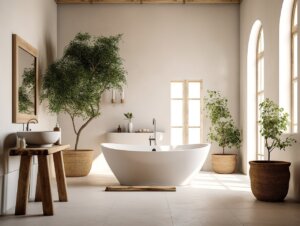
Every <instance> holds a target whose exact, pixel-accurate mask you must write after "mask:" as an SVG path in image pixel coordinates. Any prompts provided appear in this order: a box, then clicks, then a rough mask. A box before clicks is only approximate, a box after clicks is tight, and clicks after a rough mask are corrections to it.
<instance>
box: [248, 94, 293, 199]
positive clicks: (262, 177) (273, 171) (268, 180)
mask: <svg viewBox="0 0 300 226" xmlns="http://www.w3.org/2000/svg"><path fill="white" fill-rule="evenodd" d="M259 110H260V119H259V122H258V123H259V124H260V126H261V129H260V134H261V135H262V136H263V137H264V140H265V142H264V143H265V148H266V150H267V154H268V160H267V161H264V160H258V161H250V162H249V164H250V181H251V190H252V193H253V195H254V196H255V197H256V198H257V199H258V200H261V201H267V202H279V201H283V200H284V199H285V197H286V195H287V193H288V189H289V180H290V171H289V167H290V165H291V163H290V162H285V161H271V160H270V159H271V152H272V151H273V150H275V149H279V150H285V149H286V148H287V147H289V146H292V145H293V143H295V142H296V140H295V139H293V138H291V137H287V138H282V137H281V135H282V133H283V132H284V131H286V129H287V125H288V114H287V113H285V112H284V110H283V108H280V107H279V106H278V105H277V104H275V103H274V102H273V101H272V100H270V99H268V98H267V99H265V100H264V101H263V102H262V103H260V104H259Z"/></svg>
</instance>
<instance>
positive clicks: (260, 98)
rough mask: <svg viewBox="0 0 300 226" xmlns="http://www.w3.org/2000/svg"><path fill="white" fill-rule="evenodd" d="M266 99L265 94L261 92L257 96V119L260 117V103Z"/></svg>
mask: <svg viewBox="0 0 300 226" xmlns="http://www.w3.org/2000/svg"><path fill="white" fill-rule="evenodd" d="M263 101H264V94H263V93H261V94H259V95H258V96H257V121H258V120H259V119H260V110H259V104H260V103H261V102H263Z"/></svg>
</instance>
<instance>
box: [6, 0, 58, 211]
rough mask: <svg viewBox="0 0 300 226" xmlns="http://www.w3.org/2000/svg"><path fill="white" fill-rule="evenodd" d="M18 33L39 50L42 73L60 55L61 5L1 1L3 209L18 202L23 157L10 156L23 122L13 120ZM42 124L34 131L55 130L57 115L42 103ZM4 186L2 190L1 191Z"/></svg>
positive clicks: (40, 1)
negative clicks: (15, 37) (15, 38)
mask: <svg viewBox="0 0 300 226" xmlns="http://www.w3.org/2000/svg"><path fill="white" fill-rule="evenodd" d="M13 33H16V34H18V35H19V36H21V37H22V38H23V39H25V40H26V41H27V42H28V43H30V44H31V45H32V46H34V47H35V48H37V49H38V51H39V68H40V75H42V73H43V72H44V71H45V68H46V67H47V65H48V64H49V63H50V62H52V61H53V60H54V59H55V58H56V50H57V6H56V3H55V2H54V1H50V0H26V1H20V0H1V1H0V50H1V51H0V68H1V76H0V104H1V109H2V111H1V117H0V125H1V126H0V182H1V184H0V187H2V186H3V192H1V196H0V203H2V205H0V206H3V207H4V208H3V211H6V210H7V209H9V208H12V207H13V206H14V204H15V196H16V186H15V185H16V182H17V179H18V168H19V158H17V157H15V158H9V161H8V159H7V149H8V148H9V147H12V146H14V144H15V136H14V133H15V132H17V131H21V130H22V129H23V127H22V124H13V123H12V34H13ZM38 118H39V123H38V124H37V125H32V126H31V128H32V129H33V130H49V129H52V128H53V126H54V125H55V122H56V116H54V115H49V114H48V113H47V110H46V108H45V105H44V104H43V105H40V106H39V116H38ZM3 180H4V181H5V183H2V181H3ZM1 190H2V189H0V191H1Z"/></svg>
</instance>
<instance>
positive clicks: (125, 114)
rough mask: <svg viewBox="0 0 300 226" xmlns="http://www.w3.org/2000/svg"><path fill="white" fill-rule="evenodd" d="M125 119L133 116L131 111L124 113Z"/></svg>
mask: <svg viewBox="0 0 300 226" xmlns="http://www.w3.org/2000/svg"><path fill="white" fill-rule="evenodd" d="M124 116H125V118H126V119H128V120H131V119H132V118H133V114H132V113H131V112H127V113H124Z"/></svg>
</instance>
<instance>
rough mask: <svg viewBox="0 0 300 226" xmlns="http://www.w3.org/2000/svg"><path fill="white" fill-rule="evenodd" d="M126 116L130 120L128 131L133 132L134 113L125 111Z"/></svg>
mask: <svg viewBox="0 0 300 226" xmlns="http://www.w3.org/2000/svg"><path fill="white" fill-rule="evenodd" d="M124 116H125V118H126V119H127V120H128V125H127V131H128V133H132V132H133V123H132V119H133V114H132V113H131V112H127V113H124Z"/></svg>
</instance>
